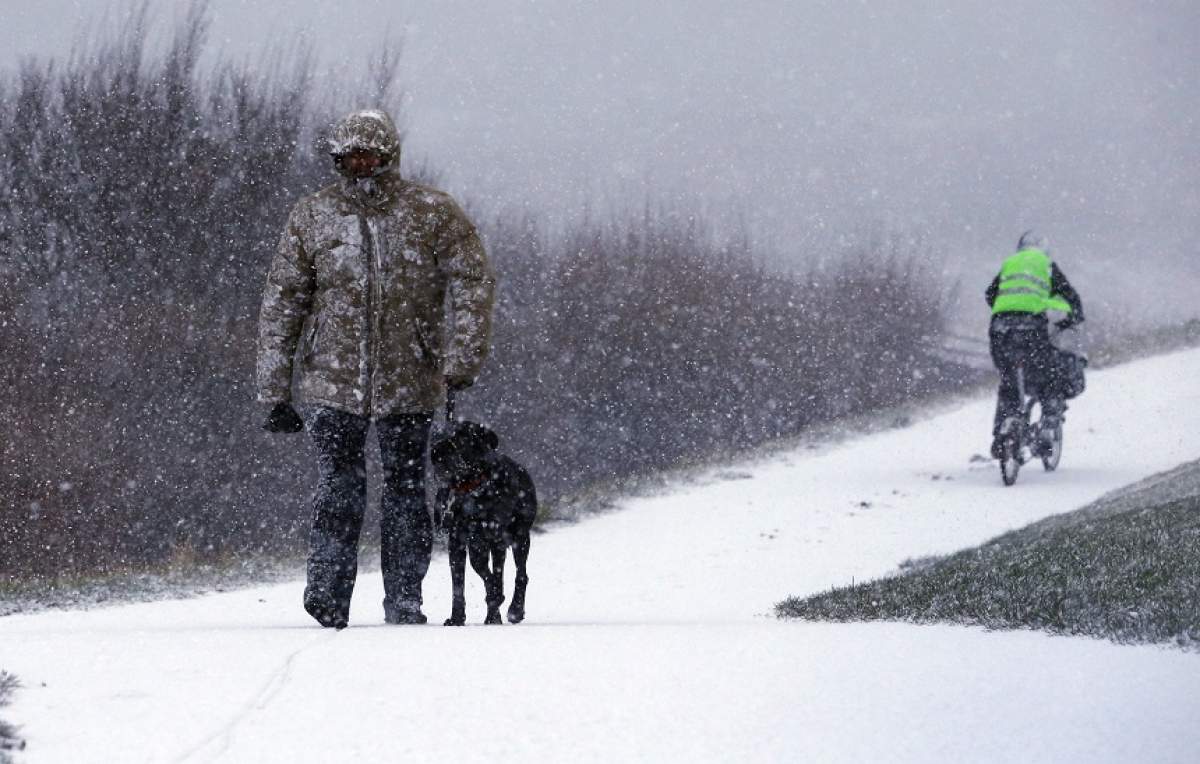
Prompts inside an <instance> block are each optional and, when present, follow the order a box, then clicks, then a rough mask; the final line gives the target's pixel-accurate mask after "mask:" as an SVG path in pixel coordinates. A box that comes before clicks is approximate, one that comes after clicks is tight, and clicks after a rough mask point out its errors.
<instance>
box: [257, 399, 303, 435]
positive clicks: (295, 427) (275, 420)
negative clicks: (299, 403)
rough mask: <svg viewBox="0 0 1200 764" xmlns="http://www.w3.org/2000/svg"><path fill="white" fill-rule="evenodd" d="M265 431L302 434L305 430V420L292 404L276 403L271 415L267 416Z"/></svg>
mask: <svg viewBox="0 0 1200 764" xmlns="http://www.w3.org/2000/svg"><path fill="white" fill-rule="evenodd" d="M263 429H264V430H266V431H267V432H300V431H301V430H303V429H304V420H303V419H301V418H300V415H299V414H297V413H296V409H294V408H292V404H290V403H286V402H285V403H276V404H275V408H273V409H271V413H270V414H267V421H266V422H263Z"/></svg>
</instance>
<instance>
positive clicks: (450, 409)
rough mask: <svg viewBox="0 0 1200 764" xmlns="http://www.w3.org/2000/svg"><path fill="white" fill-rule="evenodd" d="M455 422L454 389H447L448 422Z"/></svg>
mask: <svg viewBox="0 0 1200 764" xmlns="http://www.w3.org/2000/svg"><path fill="white" fill-rule="evenodd" d="M453 423H454V391H453V390H447V391H446V424H453Z"/></svg>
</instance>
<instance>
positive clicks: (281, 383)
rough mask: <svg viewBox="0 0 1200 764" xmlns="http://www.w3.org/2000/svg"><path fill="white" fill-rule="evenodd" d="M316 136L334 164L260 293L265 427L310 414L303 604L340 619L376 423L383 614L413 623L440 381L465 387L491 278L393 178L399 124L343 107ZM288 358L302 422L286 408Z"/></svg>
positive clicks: (454, 225)
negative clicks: (344, 112) (312, 471)
mask: <svg viewBox="0 0 1200 764" xmlns="http://www.w3.org/2000/svg"><path fill="white" fill-rule="evenodd" d="M328 149H329V153H330V156H331V157H332V159H333V164H334V167H335V168H336V169H337V171H338V173H340V175H341V176H342V177H341V178H340V180H338V182H336V183H334V184H332V185H330V186H328V187H326V188H323V189H321V190H320V191H318V192H317V193H315V194H311V195H309V196H305V197H303V198H302V199H300V201H299V202H298V203H297V204H296V206H295V207H294V208H293V209H292V211H291V214H290V216H289V217H288V220H287V225H286V226H285V228H284V231H283V236H282V237H281V239H280V242H279V246H278V249H277V250H276V252H275V255H274V258H273V259H272V262H271V267H270V273H269V275H268V277H267V284H266V288H265V290H264V292H263V299H262V310H261V313H260V317H259V331H258V368H257V386H258V400H259V401H260V402H262V403H265V404H268V405H270V406H271V409H270V413H269V414H268V415H267V419H266V423H265V424H264V425H263V427H264V428H265V429H267V430H268V431H270V432H277V433H293V432H299V431H300V430H302V429H304V428H305V427H307V429H308V432H309V435H310V436H311V438H312V441H313V443H314V444H315V445H316V449H317V467H318V473H319V482H318V486H317V491H316V496H315V498H314V516H313V521H312V530H311V534H310V546H309V557H308V583H307V586H306V587H305V590H304V608H305V610H306V611H308V613H309V614H310V615H311V616H312V617H313V618H315V619H316V620H317V621H318V622H319V623H320V624H321V625H322V626H326V627H335V628H339V629H340V628H344V627H345V626H346V625H347V624H348V623H349V614H350V597H351V594H352V592H353V590H354V580H355V576H356V573H357V570H358V540H359V532H360V530H361V528H362V521H363V514H364V512H365V510H366V460H365V447H366V442H367V432H368V429H369V428H370V426H371V425H372V424H374V426H375V432H376V437H377V438H378V441H379V450H380V456H381V461H382V464H383V471H384V475H383V492H382V501H381V515H382V519H381V526H382V527H381V531H382V534H381V562H382V569H383V584H384V601H383V609H384V618H385V620H386V621H387V622H388V623H398V624H404V623H409V624H412V623H425V621H426V618H425V615H424V614H423V613H422V612H421V604H422V597H421V582H422V580H423V579H424V577H425V573H426V571H427V570H428V569H429V557H430V551H431V546H432V528H431V521H430V517H429V511H428V508H427V506H426V498H425V450H426V446H427V442H428V439H429V430H430V425H431V423H432V419H433V412H434V411H435V410H436V409H437V408H439V407H440V406H441V405H442V403H443V402H444V400H445V395H446V391H447V390H448V389H449V390H452V391H453V390H461V389H465V388H467V387H470V386H471V385H472V384H473V383H474V381H475V378H476V376H477V375H478V373H479V370H480V367H481V366H482V364H483V362H484V359H485V357H486V356H487V352H488V342H489V336H490V331H491V316H492V306H493V300H494V289H495V277H494V275H493V273H492V269H491V266H490V265H489V263H488V260H487V256H486V254H485V253H484V249H483V246H482V244H481V243H480V240H479V236H478V234H477V233H476V230H475V227H474V226H473V225H472V224H471V222H470V220H468V219H467V216H466V214H465V213H464V212H463V211H462V209H461V208H460V207H459V206H458V204H456V203H455V201H454V200H453V199H452V198H451V197H450V196H448V195H447V194H445V193H442V192H441V191H437V190H434V189H432V188H428V187H425V186H422V185H419V184H417V183H413V182H410V181H407V180H405V179H403V178H402V177H401V176H400V172H399V166H400V137H399V133H398V132H397V130H396V127H395V124H394V123H393V122H392V119H391V117H389V116H388V115H387V114H386V113H384V112H382V111H375V110H367V111H358V112H354V113H352V114H350V115H348V116H347V117H345V118H344V119H343V120H341V121H340V122H339V123H338V124H337V125H335V126H334V128H333V130H332V132H331V134H330V137H329V140H328ZM447 297H448V304H447ZM447 313H448V314H449V315H447ZM294 365H298V367H299V369H298V371H299V374H298V380H297V383H296V387H297V396H296V399H295V401H297V402H299V403H303V404H306V408H305V409H304V410H305V417H304V418H303V419H302V418H301V416H300V414H299V413H297V410H296V408H295V407H294V406H293V402H294V399H293V396H292V372H293V366H294Z"/></svg>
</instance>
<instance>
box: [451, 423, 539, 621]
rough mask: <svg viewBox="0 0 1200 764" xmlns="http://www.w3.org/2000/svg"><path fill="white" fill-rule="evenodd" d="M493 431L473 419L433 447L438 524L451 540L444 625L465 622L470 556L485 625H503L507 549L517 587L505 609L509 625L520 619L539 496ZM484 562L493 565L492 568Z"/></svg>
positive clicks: (459, 424) (453, 429)
mask: <svg viewBox="0 0 1200 764" xmlns="http://www.w3.org/2000/svg"><path fill="white" fill-rule="evenodd" d="M499 445H500V439H499V438H498V437H496V433H494V432H492V431H491V430H489V429H488V428H487V427H484V426H483V425H481V424H477V423H475V422H456V423H455V424H453V425H452V427H451V429H450V430H449V431H448V432H447V433H446V434H445V435H443V436H442V437H440V438H438V439H437V441H436V442H435V443H434V444H433V448H432V449H431V450H430V459H431V461H432V463H433V469H434V473H435V474H436V476H437V478H438V480H439V482H440V484H441V486H442V487H441V488H440V489H439V490H438V495H437V501H436V503H435V505H434V514H435V518H434V520H435V522H436V523H437V525H438V526H439V527H441V528H444V529H445V530H446V532H447V534H448V536H449V542H448V545H449V550H450V580H451V583H452V584H453V587H454V599H453V603H452V605H451V610H450V617H449V618H448V619H446V625H447V626H462V625H463V623H465V622H466V620H467V615H466V610H467V602H466V597H465V595H464V593H463V588H464V585H465V581H464V579H465V575H466V560H467V553H468V552H470V557H471V567H472V568H474V569H475V572H476V573H478V574H479V577H480V578H482V579H483V585H484V588H485V590H486V597H487V619H486V620H485V621H484V623H492V624H495V623H503V622H502V621H501V620H500V604H501V603H502V602H504V560H505V557H506V556H507V554H508V548H509V547H512V550H513V559H514V560H515V561H516V563H517V576H516V585H515V587H514V588H513V597H512V602H511V603H510V604H509V606H508V622H509V623H520V622H521V621H522V620H523V619H524V618H525V587H526V585H528V583H529V576H528V575H527V573H526V571H525V562H526V560H528V559H529V529H530V528H532V527H533V521H534V518H535V517H536V515H537V494H536V493H535V492H534V488H533V480H532V479H530V477H529V473H528V472H526V471H525V469H524V468H523V467H522V466H521V465H519V464H517V463H516V462H514V461H513V460H512V459H509V458H508V457H507V456H505V455H503V454H501V453H500V452H499V451H498V450H497V448H498V447H499ZM489 557H490V558H491V559H490V564H489Z"/></svg>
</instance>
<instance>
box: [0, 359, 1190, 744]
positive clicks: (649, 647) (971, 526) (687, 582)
mask: <svg viewBox="0 0 1200 764" xmlns="http://www.w3.org/2000/svg"><path fill="white" fill-rule="evenodd" d="M1198 378H1200V351H1195V350H1193V351H1186V352H1181V353H1175V354H1172V355H1169V356H1162V357H1158V358H1154V359H1150V360H1146V361H1141V362H1138V363H1135V364H1130V365H1128V366H1124V367H1121V368H1118V369H1114V370H1111V371H1106V372H1102V373H1094V374H1092V375H1091V376H1090V378H1089V385H1090V389H1089V391H1088V392H1087V394H1086V395H1085V396H1084V397H1082V398H1081V399H1079V400H1078V401H1076V402H1075V403H1074V404H1073V405H1072V408H1071V411H1070V413H1069V414H1068V424H1067V439H1066V448H1065V455H1064V457H1063V461H1062V465H1061V467H1060V469H1059V471H1058V472H1057V473H1054V474H1044V473H1042V472H1041V471H1040V468H1039V469H1034V468H1033V466H1032V465H1030V466H1029V467H1028V468H1027V470H1025V471H1023V472H1022V474H1021V477H1020V481H1019V482H1018V484H1017V485H1016V486H1015V487H1012V488H1004V487H1002V486H1001V484H1000V478H999V473H998V471H997V469H996V467H995V465H994V463H992V462H987V463H982V464H981V463H973V462H971V461H970V457H971V456H972V455H973V454H976V453H978V452H980V451H981V450H983V449H984V448H985V447H986V445H987V435H988V431H989V426H990V417H991V412H992V405H993V404H992V402H991V401H990V400H980V401H977V402H974V403H970V404H967V405H963V406H961V407H958V408H955V409H954V410H951V411H947V412H945V413H940V414H938V415H936V416H934V417H932V418H929V419H927V420H925V421H922V422H919V423H916V424H914V425H912V426H910V427H907V428H904V429H897V430H890V431H887V432H884V433H880V434H876V435H872V436H868V437H862V438H859V439H855V440H851V441H848V442H845V443H842V444H839V445H837V446H833V447H828V448H822V449H816V450H808V449H801V450H798V451H794V452H790V453H781V454H777V455H775V456H773V457H770V458H767V459H764V460H761V461H758V462H754V463H747V464H738V465H729V466H726V467H724V468H722V469H719V470H714V471H713V472H711V473H710V474H708V475H707V476H705V477H704V478H703V479H701V480H697V481H694V482H692V483H690V484H687V485H681V486H678V487H677V488H675V489H673V490H671V491H669V492H665V493H663V494H662V495H659V496H654V497H648V498H639V499H632V500H628V501H626V502H624V504H623V507H622V510H621V511H617V512H612V513H608V514H604V515H601V516H597V517H594V518H591V519H587V520H585V521H583V522H580V523H578V524H575V525H571V526H567V527H559V528H555V529H554V530H553V531H551V532H549V533H546V534H541V535H538V536H536V537H535V539H534V545H533V552H532V555H531V558H530V576H531V579H532V581H531V584H530V594H529V602H528V620H527V621H526V623H524V624H522V625H520V626H511V625H505V626H503V627H483V626H479V625H473V626H468V627H466V628H462V629H447V628H443V627H441V626H440V625H439V626H434V625H430V626H425V627H390V626H385V625H383V623H382V612H381V608H380V604H379V600H380V598H381V596H382V594H381V584H380V581H379V576H378V574H377V573H373V574H364V575H363V577H362V578H361V579H360V584H359V589H358V592H357V596H356V598H355V603H354V609H353V613H352V620H351V628H350V629H347V630H346V631H343V632H336V633H335V632H332V631H326V630H321V629H319V628H317V627H316V626H315V624H313V622H312V621H310V620H309V618H308V616H307V615H305V613H304V612H303V610H302V609H301V608H300V593H301V589H302V582H300V581H296V582H293V583H289V584H284V585H276V586H270V587H264V588H259V589H251V590H244V591H238V592H234V593H227V594H218V595H212V596H206V597H200V598H194V599H186V600H178V601H167V602H155V603H146V604H132V605H126V606H119V607H111V608H104V609H96V610H90V611H76V612H46V613H39V614H31V615H17V616H10V617H7V618H0V668H3V669H7V670H9V671H12V672H14V673H16V674H17V675H19V676H20V677H21V679H22V680H23V681H24V684H25V688H24V689H23V690H21V691H20V692H19V694H18V696H17V698H16V702H15V704H14V705H13V706H12V707H11V708H9V709H7V711H6V716H7V717H8V718H9V719H10V721H13V722H16V723H18V724H21V725H22V726H23V732H24V735H25V737H26V739H27V740H28V750H27V751H25V752H24V753H22V754H20V757H19V760H20V761H26V760H27V761H29V762H56V761H70V762H78V761H97V762H101V761H102V762H112V761H122V762H134V761H153V762H161V761H181V762H182V761H251V762H258V761H287V762H298V761H322V762H324V761H385V760H387V761H401V760H415V761H437V760H445V761H484V760H487V761H496V760H501V761H509V760H521V761H567V760H571V761H591V760H606V761H637V760H653V761H682V760H690V761H732V760H752V761H802V760H810V761H864V760H874V761H906V760H921V761H927V760H971V761H981V760H983V761H986V760H1005V761H1013V760H1019V761H1135V760H1136V761H1181V762H1182V761H1194V760H1195V757H1196V744H1197V743H1198V742H1200V738H1198V737H1197V732H1196V727H1195V721H1196V719H1197V718H1200V662H1198V660H1200V659H1198V658H1197V656H1196V655H1195V654H1189V653H1184V652H1181V651H1177V650H1173V649H1168V648H1156V647H1122V646H1117V645H1113V644H1109V643H1106V642H1100V641H1094V640H1090V639H1077V638H1066V637H1049V636H1044V635H1041V634H1037V633H1030V632H1018V633H988V632H985V631H982V630H979V629H970V628H962V627H951V626H945V627H942V626H932V627H931V626H912V625H906V624H850V625H836V624H809V623H793V622H779V621H776V620H775V619H774V618H772V617H771V616H770V613H771V610H772V606H773V605H774V603H775V602H777V601H778V600H780V599H782V598H784V597H785V596H787V595H793V594H804V593H810V592H816V591H818V590H821V589H824V588H828V587H829V586H832V585H840V584H847V583H850V581H851V580H853V579H862V578H864V577H873V576H878V575H881V574H884V573H887V572H889V571H891V570H893V569H894V568H895V567H896V565H897V563H899V562H900V561H902V560H904V559H906V558H910V557H918V556H923V555H929V554H937V553H943V552H949V551H952V550H955V549H958V548H961V547H963V546H967V545H973V544H977V543H979V542H982V541H984V540H985V539H987V538H989V537H991V536H994V535H996V534H998V533H1000V532H1002V531H1004V530H1007V529H1010V528H1015V527H1019V526H1021V525H1024V524H1026V523H1028V522H1030V521H1032V520H1035V519H1038V518H1041V517H1044V516H1046V515H1049V514H1054V513H1057V512H1062V511H1067V510H1071V509H1074V508H1077V507H1079V506H1081V505H1083V504H1085V503H1087V502H1089V501H1091V500H1092V499H1095V498H1096V497H1098V496H1100V495H1101V494H1103V493H1105V492H1107V491H1109V490H1111V489H1114V488H1117V487H1119V486H1121V485H1124V484H1127V483H1130V482H1132V481H1134V480H1137V479H1139V478H1142V477H1144V476H1146V475H1149V474H1151V473H1154V472H1157V471H1161V470H1164V469H1167V468H1169V467H1172V466H1174V465H1176V464H1178V463H1180V462H1183V461H1186V460H1190V459H1195V458H1197V457H1198V456H1200V385H1198V384H1197V382H1196V380H1197V379H1198ZM510 568H511V565H510ZM509 575H510V579H511V570H510V571H509ZM468 576H469V581H470V583H471V586H472V588H471V590H470V591H469V592H468V597H469V599H468V607H469V611H468V616H469V618H470V620H471V621H472V622H474V623H478V622H479V621H480V620H481V619H482V616H483V605H482V592H481V590H480V587H479V586H478V585H477V582H476V579H475V578H474V574H473V573H470V572H469V571H468ZM448 578H449V577H448V572H447V570H446V567H445V560H444V558H440V559H436V560H435V561H434V567H433V569H432V572H431V574H430V576H429V578H428V579H427V580H426V587H425V589H426V611H427V612H428V613H429V615H430V618H431V623H435V622H436V623H439V624H440V622H441V620H442V619H443V618H444V617H445V616H446V615H448V613H449V580H448Z"/></svg>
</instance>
